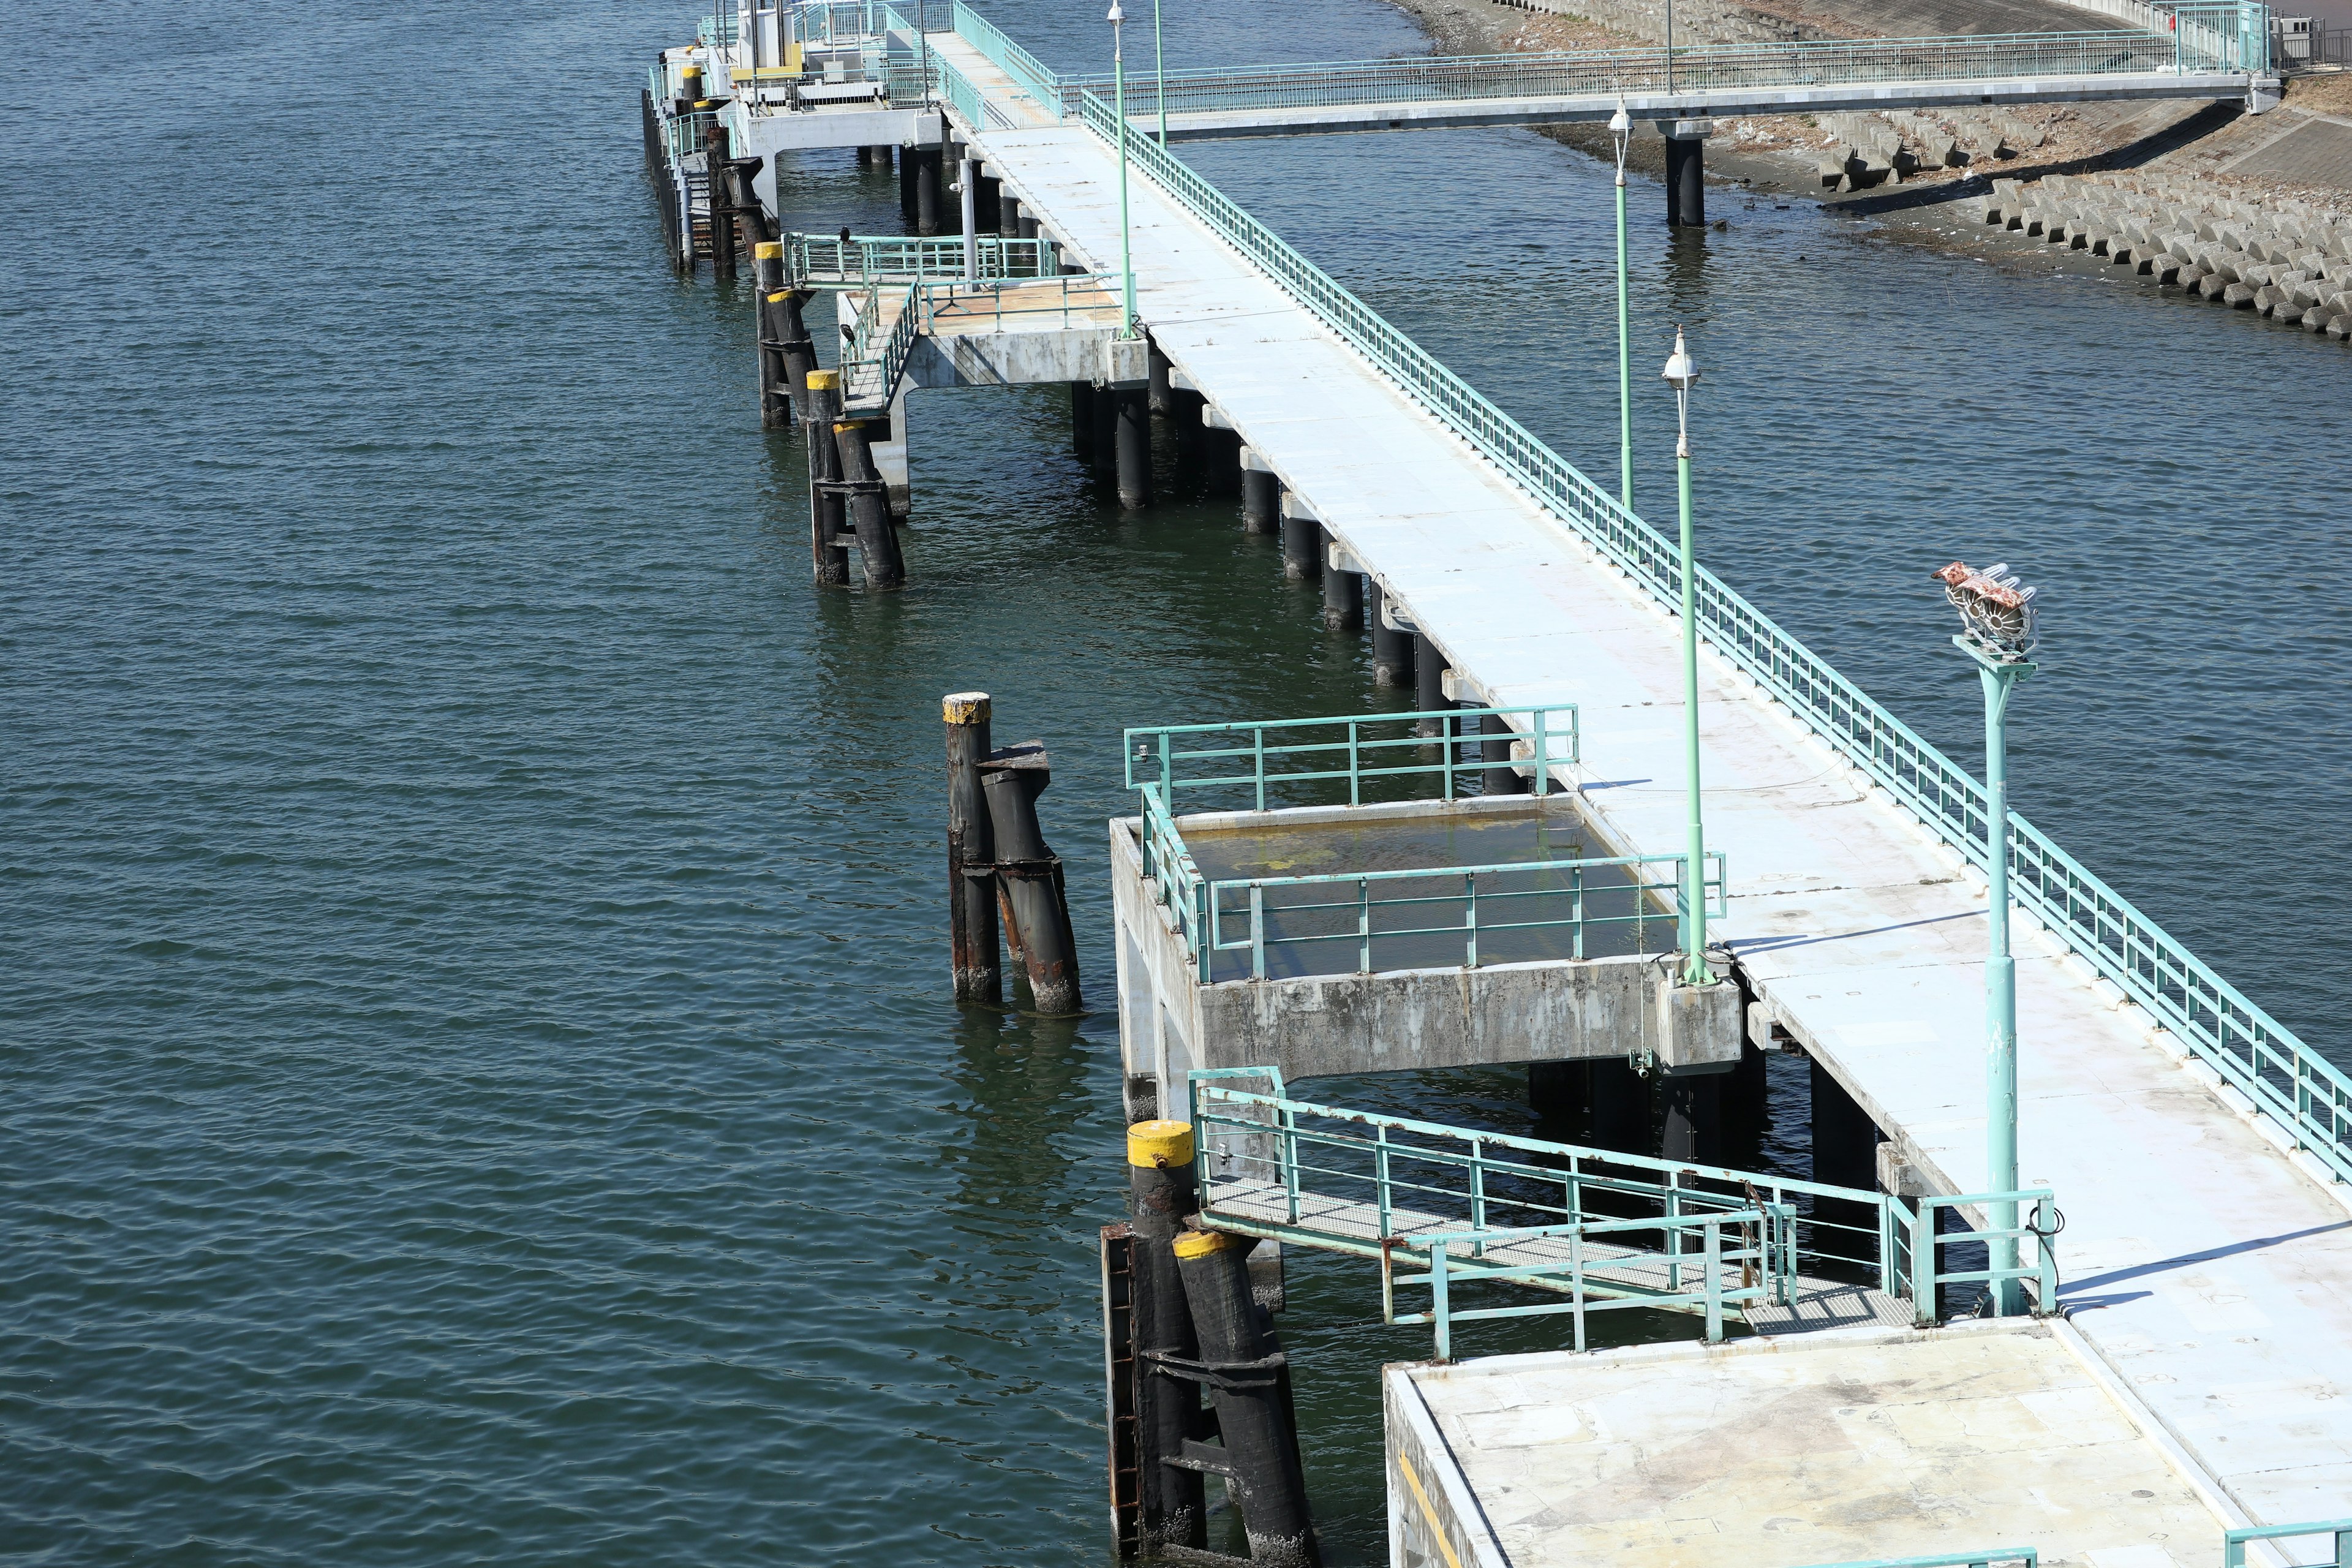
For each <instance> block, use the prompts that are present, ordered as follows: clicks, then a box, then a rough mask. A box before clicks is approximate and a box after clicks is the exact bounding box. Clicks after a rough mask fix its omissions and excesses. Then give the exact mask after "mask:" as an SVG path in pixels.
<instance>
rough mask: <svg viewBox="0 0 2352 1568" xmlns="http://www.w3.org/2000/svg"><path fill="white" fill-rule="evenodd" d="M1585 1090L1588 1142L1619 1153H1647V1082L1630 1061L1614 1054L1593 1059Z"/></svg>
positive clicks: (1648, 1098)
mask: <svg viewBox="0 0 2352 1568" xmlns="http://www.w3.org/2000/svg"><path fill="white" fill-rule="evenodd" d="M1591 1075H1592V1076H1591V1079H1590V1080H1589V1087H1588V1092H1589V1093H1590V1094H1591V1101H1590V1103H1591V1108H1592V1110H1591V1114H1592V1144H1593V1147H1595V1148H1597V1149H1615V1150H1617V1151H1618V1152H1621V1153H1626V1154H1646V1153H1648V1152H1650V1085H1649V1081H1648V1080H1647V1079H1644V1078H1643V1077H1642V1075H1641V1074H1640V1073H1637V1072H1635V1071H1634V1070H1633V1063H1632V1062H1629V1061H1625V1060H1623V1059H1622V1058H1615V1057H1604V1058H1601V1059H1599V1060H1596V1061H1595V1062H1593V1064H1592V1066H1591Z"/></svg>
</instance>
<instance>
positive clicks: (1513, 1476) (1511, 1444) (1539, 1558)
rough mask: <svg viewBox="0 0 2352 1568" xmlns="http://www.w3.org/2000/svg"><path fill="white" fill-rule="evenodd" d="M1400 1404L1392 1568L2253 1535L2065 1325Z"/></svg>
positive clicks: (1657, 1358) (2043, 1550) (1389, 1390)
mask: <svg viewBox="0 0 2352 1568" xmlns="http://www.w3.org/2000/svg"><path fill="white" fill-rule="evenodd" d="M1382 1395H1383V1398H1382V1403H1383V1406H1384V1410H1385V1414H1386V1420H1387V1436H1388V1472H1389V1483H1388V1491H1389V1520H1390V1562H1391V1564H1393V1565H1394V1568H1499V1565H1501V1564H1505V1563H1508V1564H1513V1565H1515V1568H1806V1565H1809V1564H1816V1563H1852V1562H1858V1561H1864V1560H1869V1559H1883V1558H1902V1557H1915V1556H1923V1555H1926V1554H1928V1553H1933V1552H1965V1551H1978V1550H1982V1549H1987V1548H1996V1547H2030V1548H2032V1549H2034V1550H2036V1551H2038V1552H2040V1554H2041V1561H2042V1564H2043V1565H2044V1568H2059V1565H2074V1564H2080V1565H2082V1568H2219V1565H2220V1563H2221V1545H2222V1542H2221V1536H2222V1531H2223V1530H2224V1528H2225V1527H2227V1526H2229V1525H2233V1524H2239V1523H2242V1522H2244V1521H2243V1520H2242V1518H2241V1517H2239V1516H2238V1515H2237V1513H2236V1510H2234V1509H2232V1508H2231V1506H2230V1505H2229V1504H2228V1503H2226V1502H2225V1501H2223V1500H2222V1499H2221V1494H2220V1493H2219V1491H2218V1490H2217V1489H2216V1488H2215V1487H2214V1485H2213V1483H2212V1481H2211V1479H2210V1477H2208V1476H2206V1475H2205V1474H2204V1473H2203V1472H2202V1471H2201V1470H2200V1468H2198V1467H2197V1466H2196V1465H2195V1464H2194V1462H2193V1461H2191V1460H2190V1459H2189V1458H2188V1456H2187V1455H2186V1453H2185V1452H2184V1450H2182V1449H2181V1447H2179V1444H2178V1443H2176V1442H2173V1441H2172V1440H2171V1439H2170V1438H2169V1437H2168V1436H2166V1435H2165V1434H2164V1432H2163V1429H2162V1427H2161V1426H2159V1425H2158V1423H2157V1422H2156V1421H2155V1420H2154V1418H2153V1417H2152V1416H2150V1415H2149V1414H2148V1413H2147V1410H2146V1409H2145V1408H2144V1407H2143V1406H2141V1405H2139V1403H2138V1401H2137V1399H2135V1398H2134V1397H2133V1396H2132V1395H2131V1394H2129V1393H2128V1392H2127V1391H2126V1388H2125V1386H2124V1384H2122V1383H2121V1382H2120V1381H2119V1380H2117V1379H2116V1378H2115V1376H2114V1375H2113V1374H2112V1373H2108V1372H2106V1371H2105V1369H2104V1367H2103V1365H2102V1363H2100V1362H2099V1360H2098V1358H2097V1357H2096V1356H2095V1354H2094V1353H2093V1352H2090V1351H2089V1349H2088V1347H2086V1346H2085V1345H2084V1343H2083V1342H2082V1340H2081V1337H2080V1336H2079V1335H2078V1334H2076V1333H2075V1332H2074V1331H2073V1330H2072V1329H2071V1328H2069V1327H2067V1326H2066V1325H2064V1324H2063V1323H2062V1322H2058V1321H2048V1322H2033V1321H2022V1320H2008V1321H1995V1322H1986V1323H1971V1324H1968V1325H1965V1326H1962V1327H1957V1328H1952V1329H1948V1330H1942V1331H1934V1332H1924V1333H1923V1332H1916V1331H1885V1330H1878V1329H1859V1330H1841V1331H1831V1332H1826V1333H1820V1334H1813V1335H1809V1336H1803V1337H1800V1338H1795V1339H1782V1340H1745V1341H1738V1342H1728V1343H1726V1344H1723V1345H1719V1346H1715V1347H1707V1346H1704V1345H1687V1344H1681V1345H1643V1346H1634V1347H1628V1348H1626V1349H1623V1350H1617V1351H1604V1352H1599V1353H1597V1354H1591V1355H1582V1356H1579V1355H1572V1354H1553V1355H1531V1356H1503V1357H1496V1358H1493V1359H1491V1360H1486V1361H1475V1362H1468V1363H1459V1364H1456V1365H1453V1366H1438V1365H1417V1366H1391V1367H1390V1368H1388V1369H1387V1371H1386V1372H1385V1373H1383V1389H1382Z"/></svg>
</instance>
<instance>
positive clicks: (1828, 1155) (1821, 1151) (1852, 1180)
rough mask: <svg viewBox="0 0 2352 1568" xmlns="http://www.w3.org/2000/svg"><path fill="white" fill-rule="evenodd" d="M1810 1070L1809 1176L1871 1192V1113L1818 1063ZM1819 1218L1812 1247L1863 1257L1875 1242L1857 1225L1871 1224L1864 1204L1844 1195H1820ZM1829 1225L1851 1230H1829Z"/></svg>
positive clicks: (1874, 1152) (1874, 1170) (1874, 1145)
mask: <svg viewBox="0 0 2352 1568" xmlns="http://www.w3.org/2000/svg"><path fill="white" fill-rule="evenodd" d="M1812 1069H1813V1084H1812V1087H1813V1114H1812V1122H1813V1128H1812V1131H1813V1180H1815V1181H1817V1182H1823V1183H1827V1184H1830V1185H1831V1186H1837V1187H1856V1188H1860V1189H1861V1190H1863V1191H1864V1192H1873V1191H1875V1190H1876V1189H1877V1186H1878V1126H1877V1124H1876V1123H1875V1122H1874V1121H1871V1119H1870V1113H1869V1112H1867V1111H1865V1110H1863V1108H1862V1107H1861V1106H1860V1105H1858V1104H1856V1103H1855V1101H1854V1098H1853V1096H1852V1095H1850V1094H1848V1093H1847V1092H1846V1091H1845V1087H1844V1086H1843V1084H1841V1083H1839V1082H1838V1080H1837V1079H1836V1078H1834V1077H1833V1076H1832V1074H1831V1073H1830V1071H1829V1069H1828V1068H1824V1067H1822V1064H1821V1063H1820V1062H1819V1061H1815V1062H1814V1063H1813V1064H1812ZM1814 1217H1815V1219H1816V1221H1817V1222H1818V1225H1817V1235H1818V1237H1819V1239H1817V1240H1816V1241H1815V1243H1814V1245H1815V1246H1816V1247H1820V1248H1821V1250H1822V1251H1824V1252H1830V1253H1837V1254H1843V1255H1845V1256H1850V1257H1855V1258H1864V1257H1868V1256H1870V1254H1871V1253H1872V1252H1873V1251H1874V1250H1875V1243H1874V1241H1873V1239H1872V1238H1871V1237H1869V1236H1866V1235H1858V1234H1856V1229H1857V1228H1860V1227H1865V1226H1869V1225H1871V1224H1872V1223H1873V1220H1872V1211H1871V1209H1870V1208H1868V1207H1867V1206H1865V1205H1862V1204H1859V1203H1852V1202H1848V1201H1847V1200H1845V1199H1843V1198H1822V1199H1819V1200H1817V1202H1816V1203H1815V1205H1814ZM1832 1226H1849V1227H1856V1228H1848V1229H1834V1228H1831V1227H1832Z"/></svg>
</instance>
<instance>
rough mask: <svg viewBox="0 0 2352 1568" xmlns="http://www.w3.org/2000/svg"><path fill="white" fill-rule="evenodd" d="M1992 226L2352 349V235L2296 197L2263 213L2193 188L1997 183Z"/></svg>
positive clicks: (2163, 182)
mask: <svg viewBox="0 0 2352 1568" xmlns="http://www.w3.org/2000/svg"><path fill="white" fill-rule="evenodd" d="M1979 205H1980V206H1981V209H1982V211H1983V215H1984V219H1985V222H1987V223H1988V224H1991V225H1995V226H2000V227H2003V228H2008V229H2011V230H2017V231H2021V232H2023V233H2025V234H2027V235H2031V236H2036V237H2040V238H2042V239H2044V240H2046V241H2048V242H2049V243H2050V244H2053V245H2062V246H2065V247H2068V248H2069V249H2074V250H2085V251H2089V252H2090V253H2092V254H2093V255H2095V256H2104V257H2105V258H2107V259H2108V260H2109V261H2111V262H2113V263H2114V264H2115V265H2116V266H2118V267H2128V268H2131V269H2132V270H2133V271H2134V272H2136V273H2137V274H2139V275H2141V276H2143V277H2147V278H2152V279H2155V280H2156V281H2157V282H2158V283H2166V284H2171V285H2174V286H2176V287H2178V288H2179V289H2180V291H2181V297H2182V298H2184V299H2191V300H2212V301H2214V302H2216V303H2219V304H2222V305H2228V306H2231V307H2233V308H2235V309H2238V310H2253V311H2255V312H2257V313H2259V314H2261V315H2264V316H2270V317H2273V318H2274V319H2276V320H2278V321H2291V322H2294V323H2295V324H2298V325H2300V326H2303V327H2305V328H2307V329H2308V330H2310V331H2315V332H2320V331H2324V332H2326V334H2327V335H2328V336H2329V337H2331V338H2335V339H2336V340H2338V341H2339V342H2342V341H2352V224H2347V223H2346V222H2344V221H2343V220H2340V219H2338V218H2336V216H2334V215H2333V214H2330V213H2328V212H2326V211H2325V210H2323V209H2321V208H2318V207H2315V206H2314V205H2311V204H2309V203H2307V202H2303V201H2299V200H2296V199H2294V198H2292V197H2280V198H2276V199H2274V200H2271V201H2266V202H2263V203H2261V204H2256V203H2252V202H2248V201H2244V200H2241V199H2238V198H2237V197H2236V196H2235V195H2231V194H2230V193H2228V192H2225V191H2222V190H2220V189H2217V188H2215V187H2213V186H2211V185H2209V184H2204V183H2202V182H2200V181H2198V180H2195V179H2193V178H2186V177H2182V176H2179V175H2166V174H2157V173H2153V172H2147V171H2142V172H2139V173H2133V174H2050V175H2046V176H2044V177H2043V178H2042V179H2039V180H2034V181H2031V182H2021V181H2017V180H1995V181H1994V182H1993V194H1992V195H1990V196H1988V197H1985V198H1982V199H1981V201H1980V203H1979Z"/></svg>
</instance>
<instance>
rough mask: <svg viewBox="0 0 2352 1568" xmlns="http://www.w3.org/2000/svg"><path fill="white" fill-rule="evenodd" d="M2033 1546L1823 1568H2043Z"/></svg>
mask: <svg viewBox="0 0 2352 1568" xmlns="http://www.w3.org/2000/svg"><path fill="white" fill-rule="evenodd" d="M2041 1563H2042V1557H2041V1554H2040V1553H2039V1552H2036V1551H2035V1550H2034V1549H2033V1548H2032V1547H2031V1546H1989V1547H1986V1548H1984V1549H1982V1550H1980V1551H1976V1552H1937V1553H1936V1554H1935V1555H1934V1556H1932V1557H1872V1558H1867V1559H1865V1560H1864V1561H1862V1562H1860V1563H1822V1564H1820V1568H2041Z"/></svg>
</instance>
